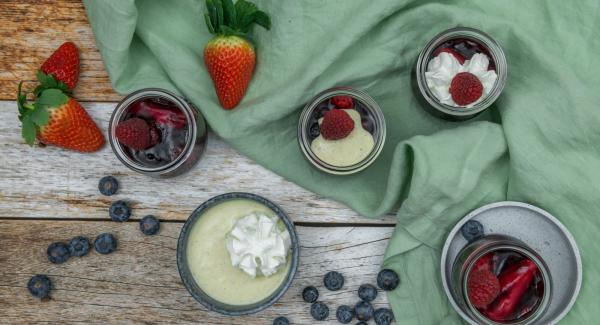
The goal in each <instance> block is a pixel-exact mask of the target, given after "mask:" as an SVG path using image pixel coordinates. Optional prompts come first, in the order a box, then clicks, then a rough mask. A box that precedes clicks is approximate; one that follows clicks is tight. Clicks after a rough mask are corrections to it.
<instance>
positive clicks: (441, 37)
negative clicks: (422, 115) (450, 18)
mask: <svg viewBox="0 0 600 325" xmlns="http://www.w3.org/2000/svg"><path fill="white" fill-rule="evenodd" d="M506 78H507V63H506V57H505V55H504V51H503V50H502V48H501V47H500V45H499V44H498V43H497V42H496V41H495V40H494V39H492V38H491V37H490V36H489V35H487V34H485V33H483V32H482V31H479V30H477V29H473V28H466V27H457V28H452V29H449V30H446V31H444V32H442V33H440V34H438V35H437V36H435V37H434V38H433V39H432V40H431V41H429V43H427V45H426V46H425V47H424V48H423V50H422V51H421V53H420V54H419V57H418V59H417V63H416V65H415V80H416V83H415V86H417V88H418V89H419V92H420V93H421V95H422V96H423V99H424V100H425V102H426V103H425V105H424V106H425V107H426V109H427V110H428V111H429V112H431V113H432V114H434V115H436V116H439V117H442V118H445V119H449V120H466V119H470V118H473V117H475V116H476V115H477V114H479V113H481V112H482V111H484V110H485V109H486V108H488V107H489V106H490V105H492V103H494V101H495V100H496V99H497V98H498V96H500V94H501V93H502V90H503V89H504V85H505V84H506Z"/></svg>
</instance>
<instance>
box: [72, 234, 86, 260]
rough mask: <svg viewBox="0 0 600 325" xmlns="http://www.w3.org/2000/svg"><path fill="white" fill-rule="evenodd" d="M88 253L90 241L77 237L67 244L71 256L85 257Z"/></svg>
mask: <svg viewBox="0 0 600 325" xmlns="http://www.w3.org/2000/svg"><path fill="white" fill-rule="evenodd" d="M89 251H90V241H89V240H88V239H87V238H85V237H83V236H77V237H74V238H73V239H71V241H70V242H69V253H70V254H71V256H77V257H81V256H85V255H87V253H88V252H89Z"/></svg>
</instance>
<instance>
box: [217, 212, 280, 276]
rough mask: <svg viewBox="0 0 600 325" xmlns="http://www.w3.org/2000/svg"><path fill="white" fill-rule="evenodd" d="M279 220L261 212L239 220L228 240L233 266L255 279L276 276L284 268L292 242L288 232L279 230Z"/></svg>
mask: <svg viewBox="0 0 600 325" xmlns="http://www.w3.org/2000/svg"><path fill="white" fill-rule="evenodd" d="M278 221H279V218H278V217H277V216H269V215H266V214H264V213H262V212H254V213H251V214H249V215H247V216H244V217H242V218H240V219H238V220H237V221H236V222H235V224H234V226H233V228H232V229H231V231H230V232H229V234H228V235H227V239H226V244H227V250H228V251H229V256H230V258H231V264H232V265H233V266H234V267H238V268H240V269H242V270H243V271H244V272H246V273H247V274H248V275H250V276H251V277H252V278H255V277H256V276H257V275H260V274H262V275H264V276H270V275H273V274H275V273H276V272H277V270H278V269H279V268H280V267H282V266H283V265H285V264H286V260H287V255H288V251H289V250H290V247H291V244H292V242H291V238H290V234H289V232H288V231H287V229H286V228H283V229H279V227H278V225H277V222H278Z"/></svg>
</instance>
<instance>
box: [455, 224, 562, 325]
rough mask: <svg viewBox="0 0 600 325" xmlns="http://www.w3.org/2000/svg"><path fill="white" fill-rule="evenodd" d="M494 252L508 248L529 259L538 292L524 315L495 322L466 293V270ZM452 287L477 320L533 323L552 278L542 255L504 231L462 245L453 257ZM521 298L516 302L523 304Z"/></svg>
mask: <svg viewBox="0 0 600 325" xmlns="http://www.w3.org/2000/svg"><path fill="white" fill-rule="evenodd" d="M495 252H503V253H506V252H509V253H510V254H515V255H518V256H522V257H524V258H527V259H529V260H531V261H532V262H533V263H534V264H535V265H536V266H537V270H538V273H539V277H540V279H539V282H540V285H539V288H540V289H541V290H540V291H541V292H537V294H538V295H539V296H537V297H532V299H534V300H533V301H534V302H535V304H534V305H533V306H531V309H530V311H529V312H527V313H525V314H524V315H523V316H521V317H519V318H515V319H511V320H506V321H502V322H496V321H493V320H491V319H489V318H488V317H486V316H485V315H484V314H483V313H482V312H480V310H478V309H477V308H476V307H475V306H473V304H471V302H470V299H469V297H468V287H467V285H468V283H467V282H468V281H467V279H468V278H469V274H470V272H471V270H472V268H473V266H474V265H475V263H476V262H477V261H478V260H479V259H480V258H482V257H483V256H485V255H487V254H490V253H495ZM451 291H452V294H453V296H454V298H455V300H456V302H457V303H458V306H459V307H460V309H461V310H462V311H463V312H464V313H465V314H466V315H467V316H468V317H469V318H471V319H472V320H473V321H474V322H475V323H476V324H492V325H496V324H498V325H499V324H513V325H514V324H518V325H525V324H534V323H535V322H536V320H538V319H539V318H540V317H541V316H542V315H543V314H544V312H545V310H546V309H547V307H548V305H549V301H550V297H551V294H552V281H551V277H550V273H549V271H548V267H547V266H546V264H545V263H544V261H543V260H542V258H541V257H540V256H539V255H538V254H537V253H536V252H535V251H534V250H533V249H531V248H530V247H528V246H527V245H526V244H525V243H523V242H522V241H520V240H518V239H516V238H512V237H510V236H505V235H488V236H485V237H483V238H481V239H479V240H477V241H474V242H472V243H471V244H469V245H467V246H465V248H463V249H462V250H461V251H460V252H459V253H458V256H457V257H456V260H455V263H454V266H453V268H452V275H451ZM522 303H523V302H520V303H519V304H522Z"/></svg>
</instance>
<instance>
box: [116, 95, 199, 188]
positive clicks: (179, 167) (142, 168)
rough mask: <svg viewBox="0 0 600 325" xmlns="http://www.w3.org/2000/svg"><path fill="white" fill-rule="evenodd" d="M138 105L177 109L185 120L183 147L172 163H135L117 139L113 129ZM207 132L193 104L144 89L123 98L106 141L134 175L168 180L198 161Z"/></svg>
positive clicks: (129, 152) (176, 97)
mask: <svg viewBox="0 0 600 325" xmlns="http://www.w3.org/2000/svg"><path fill="white" fill-rule="evenodd" d="M140 101H154V102H156V103H159V104H167V105H169V106H174V107H177V108H178V109H179V110H180V111H181V112H182V113H183V114H184V115H185V119H186V122H187V124H186V127H187V131H186V134H185V146H184V147H183V149H182V151H181V153H179V154H178V155H177V157H176V158H175V159H173V160H172V161H170V162H168V163H166V164H164V165H159V166H152V165H149V164H145V163H143V162H142V161H140V160H139V159H136V158H135V157H134V155H133V154H132V153H131V151H130V150H127V148H125V147H124V146H123V145H122V144H121V143H120V142H119V140H118V139H117V137H116V129H117V125H118V124H119V122H120V121H123V120H125V119H126V118H128V114H129V109H130V107H132V106H133V105H134V104H136V103H138V102H140ZM206 138H207V128H206V122H205V121H204V117H203V116H202V115H201V114H200V112H199V111H198V109H196V108H195V107H194V106H193V105H192V104H190V103H188V102H187V101H186V100H184V99H183V98H181V97H179V96H177V95H175V94H173V93H171V92H169V91H167V90H164V89H158V88H145V89H140V90H138V91H135V92H133V93H131V94H129V95H128V96H127V97H125V98H124V99H123V100H122V101H121V102H120V103H119V104H118V105H117V107H116V108H115V110H114V112H113V114H112V116H111V118H110V123H109V127H108V139H109V142H110V145H111V147H112V150H113V152H114V153H115V155H116V156H117V158H118V159H119V160H120V161H121V162H122V163H123V164H124V165H125V166H127V167H128V168H130V169H131V170H134V171H136V172H139V173H142V174H145V175H149V176H152V177H158V178H169V177H173V176H177V175H180V174H182V173H184V172H186V171H188V170H190V169H191V168H192V167H193V166H194V165H195V164H196V163H197V162H198V160H199V159H200V157H201V156H202V153H203V152H204V148H205V146H206Z"/></svg>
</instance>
